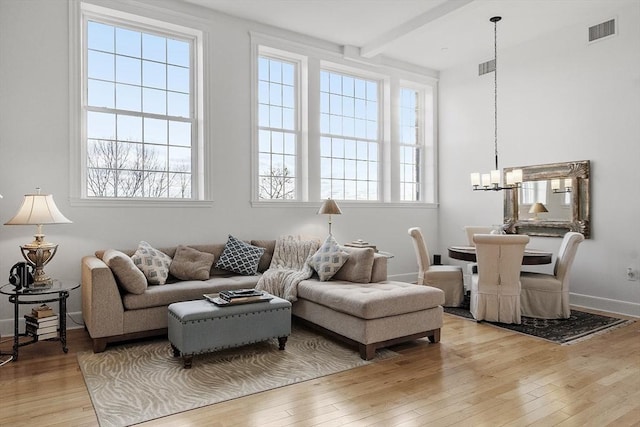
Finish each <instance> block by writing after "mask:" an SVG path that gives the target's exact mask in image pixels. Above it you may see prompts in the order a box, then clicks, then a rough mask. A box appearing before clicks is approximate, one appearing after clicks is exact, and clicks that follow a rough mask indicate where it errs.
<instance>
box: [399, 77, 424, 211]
mask: <svg viewBox="0 0 640 427" xmlns="http://www.w3.org/2000/svg"><path fill="white" fill-rule="evenodd" d="M422 103H423V93H422V92H421V91H419V90H416V89H412V88H406V87H403V88H400V126H399V127H400V200H402V201H405V202H416V201H419V200H421V194H420V193H421V190H422V167H423V160H422V159H423V156H424V154H423V141H424V111H423V108H422Z"/></svg>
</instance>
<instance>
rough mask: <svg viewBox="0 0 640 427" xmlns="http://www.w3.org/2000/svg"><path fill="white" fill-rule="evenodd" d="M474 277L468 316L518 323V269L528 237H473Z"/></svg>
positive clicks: (482, 235)
mask: <svg viewBox="0 0 640 427" xmlns="http://www.w3.org/2000/svg"><path fill="white" fill-rule="evenodd" d="M473 240H474V243H475V246H476V254H477V261H478V274H474V275H473V277H472V281H471V314H472V315H473V317H474V318H475V319H476V320H488V321H490V322H501V323H517V324H519V323H521V320H520V266H521V265H522V256H523V255H524V247H525V246H526V245H527V243H529V236H525V235H517V234H516V235H501V234H476V235H474V236H473Z"/></svg>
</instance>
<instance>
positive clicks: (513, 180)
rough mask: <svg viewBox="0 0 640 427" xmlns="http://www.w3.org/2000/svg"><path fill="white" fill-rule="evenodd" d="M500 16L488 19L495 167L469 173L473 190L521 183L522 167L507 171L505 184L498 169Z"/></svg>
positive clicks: (504, 188) (502, 187)
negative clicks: (491, 63) (490, 23)
mask: <svg viewBox="0 0 640 427" xmlns="http://www.w3.org/2000/svg"><path fill="white" fill-rule="evenodd" d="M501 19H502V17H500V16H494V17H492V18H490V19H489V21H491V22H493V55H494V59H493V64H494V69H493V107H494V109H493V123H494V134H493V149H494V155H495V159H496V168H495V169H494V170H492V171H490V172H489V173H483V174H480V173H478V172H474V173H472V174H471V186H472V187H473V190H474V191H477V190H482V191H500V190H511V189H513V188H518V187H519V186H520V184H522V169H514V170H513V171H512V172H507V176H506V177H505V181H506V182H505V184H504V185H500V169H498V21H500V20H501Z"/></svg>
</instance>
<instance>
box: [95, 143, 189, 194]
mask: <svg viewBox="0 0 640 427" xmlns="http://www.w3.org/2000/svg"><path fill="white" fill-rule="evenodd" d="M176 169H177V170H175V171H167V170H166V167H165V166H163V164H162V162H161V161H160V159H159V158H158V156H157V152H155V151H153V150H144V149H143V146H142V144H122V143H117V142H115V141H109V140H93V141H92V143H91V144H90V146H89V147H88V152H87V194H88V196H89V197H122V198H132V197H149V198H166V197H168V196H169V192H171V197H174V198H189V197H191V191H190V190H191V174H190V173H189V172H188V170H189V168H188V165H185V164H179V165H178V166H177V167H176Z"/></svg>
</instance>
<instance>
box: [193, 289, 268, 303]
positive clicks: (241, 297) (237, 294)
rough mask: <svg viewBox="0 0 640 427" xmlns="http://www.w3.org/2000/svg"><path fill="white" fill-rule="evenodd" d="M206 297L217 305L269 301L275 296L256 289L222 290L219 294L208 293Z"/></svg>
mask: <svg viewBox="0 0 640 427" xmlns="http://www.w3.org/2000/svg"><path fill="white" fill-rule="evenodd" d="M204 297H205V298H206V299H208V300H209V301H211V302H213V303H214V304H216V305H235V304H248V303H252V302H262V301H269V300H270V299H272V298H273V297H272V296H271V295H269V294H267V293H265V292H262V291H257V290H255V289H237V290H233V291H220V293H219V294H217V295H215V294H206V295H205V296H204Z"/></svg>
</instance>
